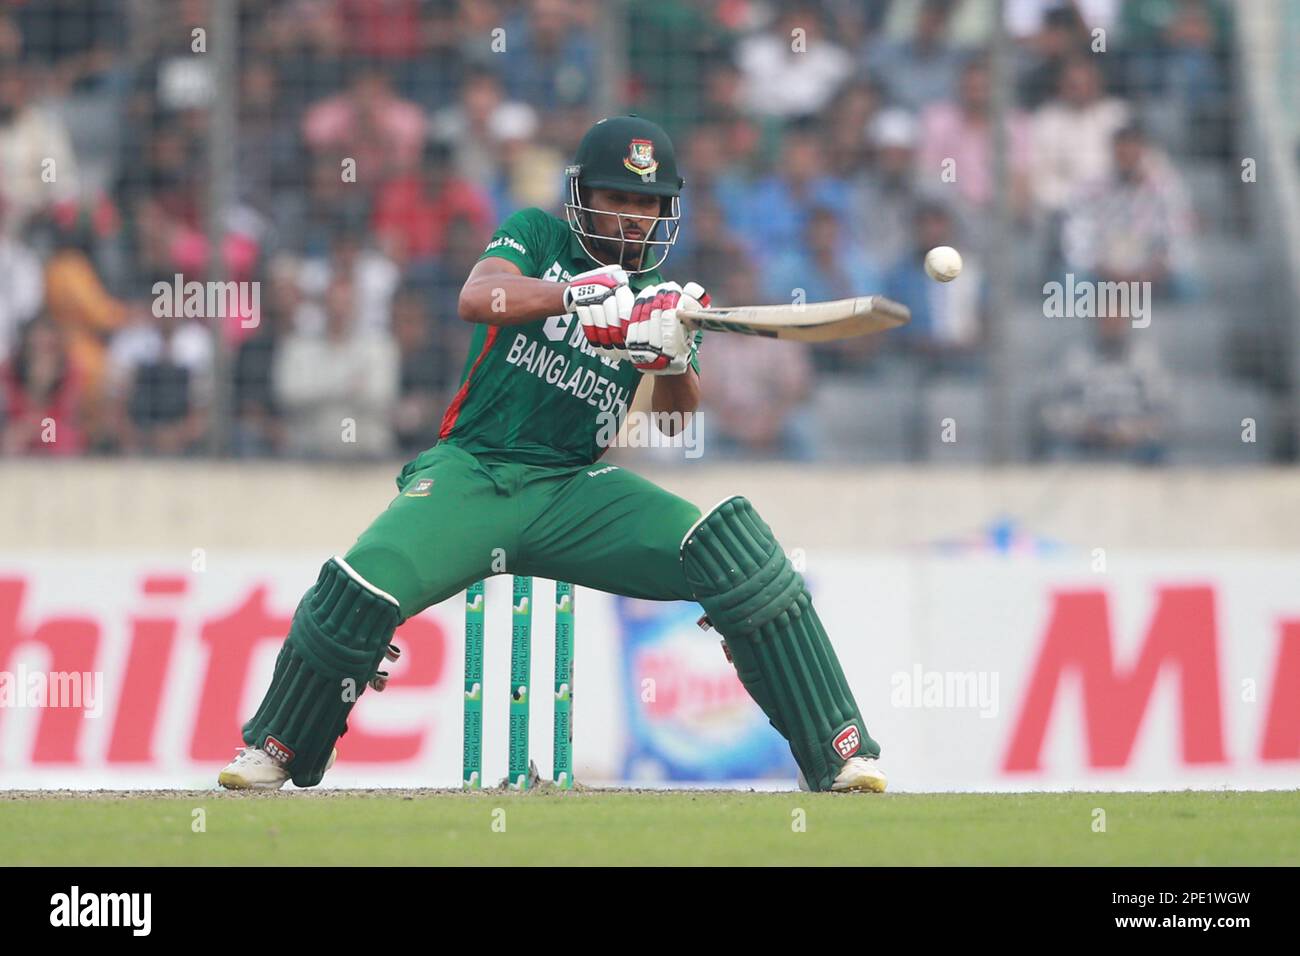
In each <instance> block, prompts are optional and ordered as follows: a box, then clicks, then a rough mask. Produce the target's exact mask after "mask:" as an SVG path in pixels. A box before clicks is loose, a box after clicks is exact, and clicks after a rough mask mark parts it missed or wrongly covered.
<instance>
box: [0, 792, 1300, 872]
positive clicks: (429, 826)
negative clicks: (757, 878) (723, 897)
mask: <svg viewBox="0 0 1300 956" xmlns="http://www.w3.org/2000/svg"><path fill="white" fill-rule="evenodd" d="M199 809H202V810H203V811H205V817H206V821H205V822H206V828H207V829H206V832H203V833H196V832H193V830H192V821H193V820H194V819H195V813H194V811H196V810H199ZM1097 809H1101V810H1104V811H1105V815H1106V816H1105V824H1106V832H1105V833H1097V832H1094V830H1093V826H1094V822H1093V821H1094V817H1095V811H1096V810H1097ZM494 823H495V825H496V828H495V829H494ZM800 824H802V830H801V829H800ZM502 826H504V832H499V831H501V829H502ZM0 859H3V860H4V862H5V864H6V865H21V864H59V865H102V864H127V865H168V864H170V865H176V864H179V865H187V864H193V865H221V864H272V865H286V864H309V865H310V864H351V865H358V864H362V865H364V864H416V865H424V864H574V863H576V864H584V863H594V864H616V865H621V864H632V865H646V864H648V865H663V864H667V865H677V864H696V863H700V864H725V863H735V864H760V865H769V864H804V865H808V864H811V865H821V864H850V865H865V866H895V865H933V864H981V865H1001V864H1048V865H1052V864H1081V865H1086V866H1110V865H1142V864H1158V865H1166V864H1167V865H1228V864H1234V865H1251V864H1267V865H1288V866H1295V865H1298V864H1300V792H1296V791H1290V792H1263V793H1227V792H1208V793H1207V792H1181V793H1064V794H1062V793H1036V794H886V795H870V796H867V795H854V796H840V795H832V794H816V795H814V794H807V793H744V792H725V793H724V792H718V791H709V792H674V793H648V792H629V791H603V792H602V791H592V792H578V793H553V792H542V791H538V792H534V793H528V794H504V793H478V794H460V793H447V792H442V791H403V792H401V793H399V794H394V792H392V791H388V792H385V791H365V792H338V791H336V792H332V793H328V792H327V793H295V792H288V793H277V794H259V795H251V796H250V795H245V794H223V793H209V792H185V793H178V794H174V795H164V794H158V793H153V794H149V795H104V794H92V795H84V796H83V795H75V796H73V795H67V794H58V795H45V794H28V795H16V794H4V793H3V792H0Z"/></svg>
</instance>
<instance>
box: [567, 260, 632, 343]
mask: <svg viewBox="0 0 1300 956" xmlns="http://www.w3.org/2000/svg"><path fill="white" fill-rule="evenodd" d="M635 298H636V297H635V295H634V294H633V292H632V288H631V287H630V286H629V285H628V284H627V273H626V272H624V271H623V268H622V266H602V267H601V268H599V269H592V270H591V271H590V272H583V273H581V274H580V275H576V276H574V277H573V278H572V279H571V280H570V281H569V285H568V287H567V288H566V289H565V290H564V308H565V309H566V310H568V311H569V312H572V313H574V314H575V315H576V316H577V317H578V324H579V325H581V326H582V331H583V334H585V335H586V336H587V341H588V342H590V343H591V344H592V345H594V346H595V347H596V348H598V349H601V350H603V351H606V352H610V353H612V352H615V351H617V352H619V353H620V354H625V353H623V352H622V349H623V335H624V332H625V331H626V329H627V322H628V319H629V318H630V317H631V315H632V303H633V301H634V299H635Z"/></svg>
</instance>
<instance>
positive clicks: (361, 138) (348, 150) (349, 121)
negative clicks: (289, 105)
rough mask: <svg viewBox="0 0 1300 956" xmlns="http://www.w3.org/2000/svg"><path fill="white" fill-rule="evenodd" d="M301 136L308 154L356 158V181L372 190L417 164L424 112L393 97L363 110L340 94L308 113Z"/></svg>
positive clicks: (382, 99) (347, 96)
mask: <svg viewBox="0 0 1300 956" xmlns="http://www.w3.org/2000/svg"><path fill="white" fill-rule="evenodd" d="M302 131H303V137H304V138H305V139H306V141H307V145H308V146H309V147H310V148H311V149H312V150H313V151H316V152H322V151H325V150H330V149H332V150H334V151H336V152H337V153H338V155H339V156H340V157H343V156H350V157H352V158H353V159H355V160H356V162H357V182H359V183H362V184H365V185H366V186H368V187H370V188H374V187H375V186H377V185H379V184H381V183H383V182H385V181H387V180H388V179H390V178H391V177H392V176H393V175H394V174H396V173H398V172H400V171H402V170H405V169H410V168H412V167H414V166H415V165H416V164H417V163H418V162H419V159H420V150H421V148H422V147H423V145H424V112H423V111H422V110H421V109H420V108H419V107H418V106H416V105H415V104H414V103H408V102H407V101H405V100H403V99H400V98H398V97H396V96H392V95H387V96H384V97H383V98H381V99H379V100H378V101H376V102H375V103H374V105H373V107H372V108H371V109H370V110H368V111H367V110H364V109H363V108H362V106H361V105H360V104H359V103H358V101H357V99H356V98H355V97H354V96H353V95H352V94H351V93H340V94H339V95H337V96H331V97H330V98H329V99H326V100H322V101H321V102H319V103H317V104H316V105H314V106H312V107H311V108H310V109H308V110H307V114H306V115H305V116H304V117H303V123H302Z"/></svg>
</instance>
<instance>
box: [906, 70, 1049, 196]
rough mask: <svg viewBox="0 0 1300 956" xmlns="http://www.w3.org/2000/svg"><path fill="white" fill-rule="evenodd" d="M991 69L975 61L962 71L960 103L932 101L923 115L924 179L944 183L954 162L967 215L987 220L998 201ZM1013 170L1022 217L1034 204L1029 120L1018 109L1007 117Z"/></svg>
mask: <svg viewBox="0 0 1300 956" xmlns="http://www.w3.org/2000/svg"><path fill="white" fill-rule="evenodd" d="M989 86H990V76H989V66H988V63H987V62H985V61H984V60H982V59H977V60H972V61H970V62H969V63H967V64H966V66H965V67H964V68H963V69H962V72H961V82H960V85H959V87H958V96H957V101H956V102H948V101H941V102H936V103H932V104H931V105H930V106H929V107H927V108H926V110H925V112H924V113H923V114H922V116H921V148H920V165H921V175H922V176H923V177H925V178H927V179H930V178H931V177H932V178H933V179H932V181H934V182H936V183H938V182H940V177H941V176H942V173H943V170H944V164H945V163H947V162H949V161H951V162H952V168H953V170H954V172H955V173H956V181H955V182H954V183H951V184H945V185H950V187H951V188H955V190H956V193H957V197H958V198H959V199H960V201H961V204H962V207H963V208H962V211H963V212H965V213H967V215H968V216H969V218H971V219H974V220H983V219H984V218H986V216H987V214H988V213H989V212H990V207H991V206H992V204H993V200H994V179H993V127H992V115H991V112H990V109H989ZM1007 120H1008V124H1007V147H1008V167H1009V168H1008V172H1009V174H1010V177H1011V178H1010V187H1011V201H1012V208H1013V209H1014V210H1015V211H1016V212H1019V213H1021V214H1023V213H1025V212H1026V211H1027V210H1028V205H1029V181H1028V167H1029V125H1028V124H1029V121H1028V119H1027V118H1026V117H1025V116H1024V114H1022V113H1021V112H1020V111H1018V110H1014V111H1012V112H1011V114H1010V115H1009V116H1008V117H1007Z"/></svg>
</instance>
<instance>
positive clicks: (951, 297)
mask: <svg viewBox="0 0 1300 956" xmlns="http://www.w3.org/2000/svg"><path fill="white" fill-rule="evenodd" d="M912 234H913V237H914V239H913V245H912V248H911V250H910V251H909V252H908V253H907V254H906V255H904V256H903V257H902V258H901V259H899V260H898V262H896V263H895V264H894V265H893V267H892V268H891V269H890V270H889V272H888V273H887V275H886V276H885V282H884V290H885V295H887V296H888V297H889V298H891V299H895V300H897V301H898V302H901V303H903V305H905V306H907V307H908V308H909V309H911V310H912V321H911V322H909V323H908V324H907V325H905V326H903V327H902V328H900V329H898V330H896V331H895V332H893V333H892V338H893V339H894V340H895V341H896V342H898V343H900V344H902V345H903V346H905V347H906V348H907V349H909V350H910V351H912V352H913V353H914V354H915V355H917V356H918V357H919V358H921V359H923V360H925V361H926V362H927V363H928V364H930V365H931V366H932V367H933V368H934V369H936V370H944V371H963V372H966V371H973V370H974V369H975V366H974V364H973V362H974V359H975V358H976V355H975V352H974V349H975V346H976V345H977V344H978V343H979V339H980V336H981V332H982V325H983V322H982V317H981V310H982V309H983V307H984V295H985V290H984V278H983V270H982V269H981V268H980V264H979V261H978V260H977V259H976V258H975V257H974V256H969V257H966V260H965V262H964V264H963V267H962V274H961V278H960V280H958V281H954V282H936V281H934V280H933V279H931V278H930V277H929V275H928V274H927V273H926V271H925V254H926V253H927V252H928V251H929V250H931V249H933V248H934V247H935V246H960V243H959V242H958V241H957V233H956V227H955V221H954V218H953V215H952V213H951V212H950V211H949V210H948V209H947V207H946V206H943V205H941V204H939V203H935V202H926V203H923V204H921V205H920V206H918V207H917V211H916V221H915V223H914V225H913V230H912Z"/></svg>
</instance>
